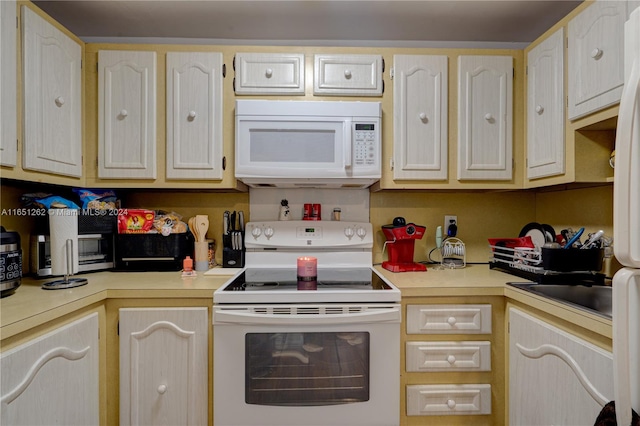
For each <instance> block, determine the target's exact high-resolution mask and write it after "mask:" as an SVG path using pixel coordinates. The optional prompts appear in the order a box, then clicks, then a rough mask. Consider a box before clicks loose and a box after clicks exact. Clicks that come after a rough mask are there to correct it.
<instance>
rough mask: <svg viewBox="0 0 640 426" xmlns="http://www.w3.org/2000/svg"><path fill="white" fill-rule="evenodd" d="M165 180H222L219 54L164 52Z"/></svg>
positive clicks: (220, 58)
mask: <svg viewBox="0 0 640 426" xmlns="http://www.w3.org/2000/svg"><path fill="white" fill-rule="evenodd" d="M167 178H168V179H222V54H221V53H176V52H169V53H167Z"/></svg>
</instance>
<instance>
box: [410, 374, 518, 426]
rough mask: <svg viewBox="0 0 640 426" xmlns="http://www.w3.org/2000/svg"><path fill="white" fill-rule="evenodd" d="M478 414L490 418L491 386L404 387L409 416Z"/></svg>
mask: <svg viewBox="0 0 640 426" xmlns="http://www.w3.org/2000/svg"><path fill="white" fill-rule="evenodd" d="M478 414H491V385H487V384H481V385H476V384H472V385H409V386H407V415H408V416H443V415H455V416H460V415H478ZM512 424H516V423H512Z"/></svg>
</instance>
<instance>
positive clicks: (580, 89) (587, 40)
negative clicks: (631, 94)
mask: <svg viewBox="0 0 640 426" xmlns="http://www.w3.org/2000/svg"><path fill="white" fill-rule="evenodd" d="M626 3H627V2H625V1H605V0H599V1H596V2H594V3H592V4H591V5H590V6H589V7H587V8H586V9H584V11H582V12H581V13H580V14H579V15H577V16H576V17H575V18H573V19H572V20H571V21H569V24H568V26H567V29H568V44H569V47H568V55H569V61H568V63H569V73H568V75H569V119H571V120H574V119H576V118H579V117H582V116H584V115H587V114H590V113H592V112H595V111H598V110H600V109H603V108H605V107H608V106H610V105H613V104H616V103H618V102H620V97H621V95H622V88H623V86H624V52H623V51H624V23H625V22H626V20H627V4H626Z"/></svg>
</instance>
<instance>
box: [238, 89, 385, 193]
mask: <svg viewBox="0 0 640 426" xmlns="http://www.w3.org/2000/svg"><path fill="white" fill-rule="evenodd" d="M381 117H382V108H381V105H380V102H355V101H277V100H238V101H236V152H235V154H236V155H235V158H236V164H235V175H236V178H237V179H239V180H241V181H242V182H244V183H245V184H247V185H249V186H252V187H285V188H305V187H313V188H366V187H368V186H370V185H371V184H373V183H375V182H376V181H378V180H380V171H381V167H380V156H381V140H380V139H381V137H380V135H381Z"/></svg>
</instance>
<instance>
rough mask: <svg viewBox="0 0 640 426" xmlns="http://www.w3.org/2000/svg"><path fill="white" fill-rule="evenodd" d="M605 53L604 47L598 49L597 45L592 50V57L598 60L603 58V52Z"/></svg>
mask: <svg viewBox="0 0 640 426" xmlns="http://www.w3.org/2000/svg"><path fill="white" fill-rule="evenodd" d="M603 53H604V52H603V51H602V49H598V48H597V47H596V48H595V49H593V50H592V51H591V57H592V58H593V59H595V60H596V61H597V60H598V59H600V58H602V54H603Z"/></svg>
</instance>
